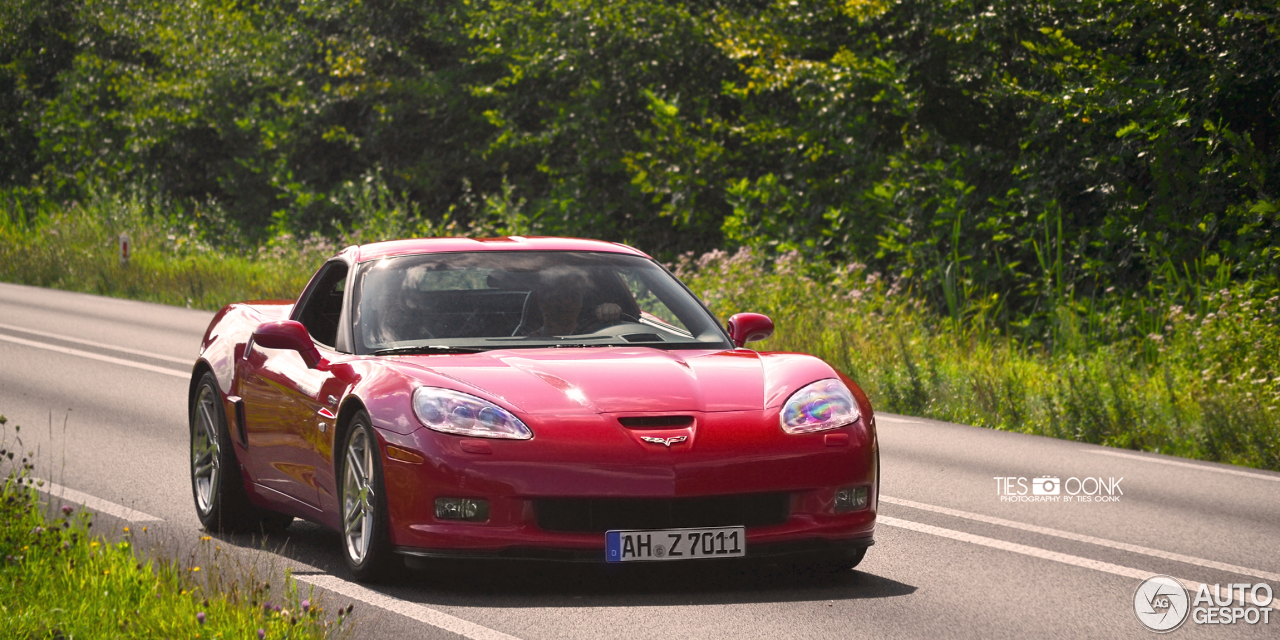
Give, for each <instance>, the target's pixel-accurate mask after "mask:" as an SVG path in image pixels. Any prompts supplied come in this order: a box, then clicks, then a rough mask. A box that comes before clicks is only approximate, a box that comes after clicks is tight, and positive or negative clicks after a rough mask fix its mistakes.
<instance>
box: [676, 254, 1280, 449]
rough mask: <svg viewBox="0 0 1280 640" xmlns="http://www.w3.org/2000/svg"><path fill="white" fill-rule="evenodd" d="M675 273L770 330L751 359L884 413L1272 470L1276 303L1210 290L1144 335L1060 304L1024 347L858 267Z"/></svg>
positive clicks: (709, 258) (743, 262) (713, 301)
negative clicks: (851, 394) (853, 389)
mask: <svg viewBox="0 0 1280 640" xmlns="http://www.w3.org/2000/svg"><path fill="white" fill-rule="evenodd" d="M675 271H676V273H677V274H678V275H679V276H680V277H681V278H682V279H684V280H685V281H686V282H687V283H688V284H689V286H690V287H691V288H692V289H693V290H694V291H695V292H697V293H699V295H701V296H702V298H703V299H704V300H705V301H706V302H707V304H708V305H709V306H710V307H711V308H712V310H713V311H715V312H716V313H717V314H718V315H720V316H721V317H722V318H725V317H728V316H729V315H732V314H733V313H738V312H742V311H755V312H760V313H765V314H767V315H770V316H771V317H773V318H774V320H775V322H776V323H777V331H776V332H775V334H774V335H773V337H771V338H769V339H768V340H766V341H764V342H762V343H759V345H758V346H757V347H756V348H759V349H762V350H763V349H767V350H781V351H797V352H803V353H812V354H814V355H817V356H819V357H821V358H823V359H825V360H827V361H828V362H830V363H831V364H832V365H834V366H835V367H836V368H838V369H840V370H842V371H844V372H845V373H846V374H848V375H849V376H850V377H852V378H853V379H854V380H856V381H857V382H858V383H859V384H860V385H862V386H863V387H864V389H865V390H866V391H867V394H868V395H869V396H870V397H871V399H872V403H873V404H874V405H875V407H876V408H877V409H879V410H882V411H889V412H896V413H903V414H907V415H917V416H926V417H932V418H937V419H941V420H949V421H953V422H958V423H961V424H970V425H976V426H983V427H992V428H996V429H1004V430H1010V431H1019V432H1023V433H1032V434H1038V435H1045V436H1051V437H1056V438H1066V439H1072V440H1079V441H1082V442H1091V443H1096V444H1104V445H1108V446H1113V447H1120V448H1127V449H1137V450H1145V451H1155V452H1160V453H1167V454H1172V455H1178V456H1184V457H1190V458H1199V459H1204V460H1214V461H1220V462H1228V463H1232V464H1239V465H1244V466H1251V467H1258V468H1263V469H1271V470H1280V320H1277V318H1280V297H1277V296H1276V295H1275V294H1274V292H1271V293H1270V297H1266V298H1262V299H1259V296H1260V295H1266V292H1263V291H1257V290H1254V289H1252V288H1251V287H1250V286H1249V285H1239V286H1236V287H1233V288H1231V289H1223V290H1220V291H1211V292H1206V294H1205V296H1204V298H1203V299H1202V300H1200V301H1199V302H1200V303H1201V304H1200V307H1201V309H1202V311H1201V312H1200V313H1191V312H1190V311H1188V310H1187V309H1186V308H1184V307H1182V306H1178V305H1172V306H1164V307H1159V308H1155V307H1152V308H1151V310H1150V311H1148V312H1146V316H1147V324H1156V325H1157V326H1158V327H1159V329H1157V331H1153V332H1151V333H1148V334H1134V333H1133V331H1132V327H1130V328H1128V329H1125V328H1123V327H1119V326H1118V325H1132V324H1135V320H1134V318H1133V316H1132V315H1130V314H1129V313H1127V312H1126V311H1125V305H1124V304H1122V303H1121V301H1115V300H1103V301H1101V302H1100V303H1099V304H1098V305H1097V307H1098V308H1099V309H1103V311H1094V312H1093V313H1092V314H1091V316H1085V315H1082V314H1078V313H1077V312H1076V311H1074V310H1072V309H1071V308H1069V307H1066V306H1064V307H1061V308H1059V309H1058V310H1057V311H1056V313H1055V318H1056V324H1057V332H1058V333H1059V334H1060V335H1061V337H1060V339H1058V340H1057V341H1056V342H1050V343H1048V344H1045V343H1040V344H1027V343H1024V342H1022V341H1019V340H1017V339H1015V338H1013V337H1011V336H1010V335H1009V334H1007V333H1005V332H1002V331H1001V330H1000V329H999V325H998V324H995V323H992V322H991V321H990V320H991V319H990V318H989V317H987V316H985V315H984V313H985V311H986V310H989V309H990V308H991V307H992V306H994V302H993V301H991V300H988V301H986V302H985V303H975V306H976V307H977V308H976V310H975V311H974V313H973V315H971V316H969V317H967V318H965V320H964V321H963V322H955V321H954V320H953V319H951V318H948V317H945V316H939V315H936V314H933V313H931V312H930V311H929V308H928V307H927V305H924V304H923V303H921V302H920V300H919V299H918V298H916V297H914V296H912V295H911V293H910V292H909V291H908V290H907V288H906V285H905V283H906V281H905V280H902V279H898V280H893V279H887V278H885V277H884V276H883V275H882V274H880V273H878V272H875V271H872V270H871V269H869V268H868V267H866V266H865V265H862V264H857V263H850V264H846V265H836V266H830V267H828V266H827V265H825V264H819V265H817V266H814V265H813V264H808V265H806V263H805V262H804V261H802V260H801V259H800V256H799V254H794V253H793V254H785V255H783V256H782V257H781V258H780V259H779V260H778V261H776V262H775V263H773V264H772V265H770V264H769V263H768V262H766V261H765V260H763V259H762V258H761V257H760V256H759V255H757V254H754V253H752V252H751V251H750V250H747V249H743V250H740V251H738V252H737V253H736V254H732V255H731V254H727V253H724V252H712V253H708V254H705V255H703V256H701V257H698V258H696V259H695V258H694V257H693V256H692V255H686V256H683V257H682V258H681V260H680V261H679V262H678V263H677V264H676V265H675ZM1148 304H1150V301H1148ZM1090 326H1095V327H1099V328H1098V329H1090V328H1089V327H1090Z"/></svg>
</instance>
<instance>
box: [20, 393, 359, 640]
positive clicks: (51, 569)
mask: <svg viewBox="0 0 1280 640" xmlns="http://www.w3.org/2000/svg"><path fill="white" fill-rule="evenodd" d="M5 422H6V420H5V418H4V416H0V426H3V425H4V424H5ZM20 430H21V427H18V426H15V427H14V429H13V431H14V435H15V438H14V439H13V440H12V441H11V440H10V439H9V438H7V437H5V438H3V439H2V440H0V457H3V459H4V462H5V464H4V465H2V466H3V467H5V470H6V472H7V473H6V475H5V477H4V479H3V483H2V484H0V594H3V595H4V597H3V598H0V636H3V637H5V638H120V637H128V638H157V639H160V638H164V639H168V638H199V637H210V638H245V639H249V638H257V637H266V638H334V637H346V636H347V635H348V633H349V631H350V627H351V625H349V624H343V623H344V621H345V618H346V614H347V613H349V612H350V610H349V609H346V608H343V609H339V610H338V611H337V612H336V615H329V614H326V612H325V610H324V608H323V607H322V606H321V604H322V602H321V601H320V599H319V597H318V596H316V595H314V594H310V593H308V594H303V593H300V592H299V591H298V588H297V583H296V582H294V580H293V579H292V578H291V577H289V576H288V575H286V576H285V579H284V581H283V586H284V589H283V593H278V594H276V596H277V597H275V598H274V600H275V601H276V604H278V605H280V606H278V607H277V606H275V605H273V604H272V603H271V600H272V599H273V598H272V597H271V596H272V594H271V586H270V584H269V583H265V582H264V583H258V582H256V581H255V580H254V578H253V574H252V571H251V570H250V569H246V568H244V567H240V566H238V565H235V564H234V563H233V561H232V560H231V559H230V558H228V557H227V556H225V555H224V554H223V553H222V550H221V546H220V545H217V544H216V543H214V542H213V541H212V539H211V538H210V537H208V536H205V537H203V538H201V540H200V543H199V547H198V549H196V550H195V551H193V552H192V553H191V554H190V556H189V557H187V558H184V559H182V560H174V559H171V558H168V557H165V556H163V554H161V555H158V556H157V555H156V553H155V550H153V549H151V546H152V545H153V544H154V545H157V546H158V544H159V540H156V539H154V534H151V533H149V532H148V531H147V528H146V527H143V528H142V529H141V530H140V531H134V530H131V529H130V528H129V527H125V528H124V529H123V531H122V532H116V533H115V534H114V536H113V537H115V538H116V539H115V540H114V541H113V540H109V539H108V538H107V537H106V536H104V535H101V533H99V534H94V532H93V530H92V527H93V521H92V514H91V513H89V512H87V511H83V510H79V511H77V510H75V509H74V508H72V507H70V506H68V507H65V508H64V509H62V510H61V511H60V512H56V513H55V514H54V515H49V514H48V513H47V512H48V511H50V510H51V505H48V504H46V503H45V502H43V501H42V500H41V499H40V496H39V494H38V493H37V492H36V488H37V487H38V486H42V485H43V484H44V482H43V481H42V480H33V479H31V477H30V473H31V471H32V469H33V464H32V462H31V461H30V460H29V459H28V457H22V456H23V451H22V442H21V438H20V437H17V436H20V433H21V431H20ZM6 431H7V430H6ZM5 435H6V436H7V435H8V434H7V433H6V434H5ZM15 453H16V454H17V457H16V459H15V456H14V454H15ZM30 455H33V454H30ZM108 535H111V534H108ZM148 555H150V556H152V557H151V558H150V559H148ZM304 603H305V605H306V606H305V607H304V606H303V604H304ZM259 633H261V634H262V636H259Z"/></svg>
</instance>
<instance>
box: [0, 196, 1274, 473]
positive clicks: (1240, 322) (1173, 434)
mask: <svg viewBox="0 0 1280 640" xmlns="http://www.w3.org/2000/svg"><path fill="white" fill-rule="evenodd" d="M24 202H36V203H38V204H32V205H26V204H24ZM348 205H349V206H350V207H352V208H353V210H355V211H356V212H357V214H358V215H356V220H357V224H358V226H356V227H355V228H353V229H352V230H350V231H346V230H340V231H341V233H340V237H341V238H342V242H332V241H328V240H324V239H318V238H309V239H298V238H294V237H292V236H289V235H288V234H277V235H276V236H274V237H273V238H271V239H269V240H267V241H266V242H265V243H263V244H261V245H260V246H258V245H253V247H254V248H251V249H246V248H244V247H246V246H250V245H252V243H251V242H248V241H246V240H243V239H239V238H237V237H235V235H234V233H231V232H228V233H224V234H222V235H221V236H219V234H218V229H224V230H226V229H230V227H228V226H226V225H225V224H222V223H220V222H219V219H220V218H219V214H218V212H217V210H216V208H205V209H201V208H199V207H196V208H195V210H194V213H189V214H184V215H185V217H178V216H172V215H171V216H168V217H166V216H165V215H162V213H157V209H160V210H161V212H162V211H163V210H164V207H157V205H155V204H154V203H151V202H149V201H148V200H146V199H145V198H143V197H140V196H138V195H130V194H119V193H108V194H98V195H95V196H94V197H92V198H91V199H90V200H88V201H86V202H85V203H83V204H82V203H68V204H66V205H65V206H61V205H51V204H48V203H47V202H46V201H44V200H41V199H39V198H28V199H25V200H24V199H23V198H18V197H0V280H5V281H9V282H17V283H21V284H29V285H36V286H45V287H54V288H59V289H67V290H72V291H82V292H86V293H95V294H101V295H108V296H116V297H125V298H134V299H139V300H149V301H153V302H162V303H166V304H174V305H185V306H191V307H195V308H203V309H218V308H220V307H221V306H222V305H224V304H226V303H229V302H233V301H237V300H248V299H263V298H295V297H296V296H297V295H298V293H299V292H300V291H301V290H302V287H303V286H304V285H305V283H306V280H307V278H308V277H309V276H310V274H311V273H312V272H313V271H314V270H315V268H316V267H318V266H319V264H320V263H321V262H322V261H323V260H324V259H325V258H327V257H328V256H329V255H332V253H333V252H334V251H336V250H337V248H338V247H339V246H343V245H345V244H347V243H354V242H369V241H375V240H381V239H389V238H397V237H413V236H419V237H422V236H431V235H463V234H466V235H490V234H493V233H502V232H503V231H504V227H502V226H497V225H489V226H480V227H470V228H465V229H464V228H459V227H458V226H457V225H456V224H453V223H449V222H448V221H447V219H446V221H445V222H444V223H439V224H437V223H431V222H429V221H426V220H424V219H423V217H422V216H421V215H420V214H419V212H417V210H416V209H414V208H413V207H412V206H411V205H406V204H404V203H403V202H398V201H397V200H395V198H393V197H390V196H388V195H387V194H386V193H385V192H383V191H377V190H366V191H363V192H360V193H355V194H353V195H352V196H351V198H350V202H349V203H348ZM494 217H495V218H496V219H498V220H499V223H498V225H500V224H503V223H502V221H501V216H497V215H495V216H494ZM121 231H126V232H128V233H129V235H130V236H131V238H132V240H133V244H134V247H135V253H134V258H133V261H132V263H131V264H130V265H129V266H127V267H126V266H121V265H119V264H118V262H117V259H116V249H115V246H116V245H115V243H116V237H117V236H118V235H119V233H120V232H121ZM673 268H674V269H675V271H676V273H677V274H678V275H679V276H680V277H681V278H682V279H683V280H685V282H687V283H688V284H689V286H690V288H692V289H693V290H694V291H695V292H697V293H698V294H699V295H700V296H702V297H703V298H704V299H705V300H706V301H707V303H708V304H709V305H710V306H711V308H712V310H713V311H715V312H716V313H717V315H719V316H720V317H721V318H727V317H728V316H730V315H732V314H733V313H737V312H740V311H757V312H760V313H765V314H768V315H769V316H771V317H772V318H773V319H774V321H775V323H776V324H777V327H778V330H777V332H776V334H775V335H774V337H772V338H770V339H769V340H766V341H764V342H762V343H760V344H759V345H753V346H755V347H757V348H759V349H762V350H788V351H799V352H805V353H812V354H814V355H816V356H819V357H821V358H823V359H825V360H827V361H828V362H830V363H831V364H833V365H834V366H836V367H837V368H839V369H841V370H842V371H844V372H846V373H847V374H849V375H850V376H851V377H853V378H854V379H855V380H857V381H858V382H859V384H861V385H863V386H864V388H865V389H866V391H867V393H868V394H869V395H870V397H871V399H872V402H873V403H874V404H875V406H876V407H877V408H878V409H880V410H883V411H889V412H894V413H901V414H906V415H915V416H924V417H931V418H937V419H942V420H949V421H954V422H959V423H962V424H971V425H976V426H983V427H990V428H996V429H1004V430H1010V431H1019V432H1023V433H1033V434H1039V435H1046V436H1052V437H1056V438H1066V439H1071V440H1078V441H1082V442H1091V443H1096V444H1104V445H1108V446H1113V447H1119V448H1126V449H1135V450H1144V451H1154V452H1160V453H1167V454H1171V455H1177V456H1182V457H1188V458H1197V459H1202V460H1212V461H1219V462H1227V463H1231V464H1237V465H1243V466H1249V467H1257V468H1263V469H1271V470H1280V320H1278V319H1280V304H1278V302H1277V301H1278V300H1280V298H1278V297H1277V295H1276V292H1275V291H1269V290H1265V289H1264V288H1263V286H1262V285H1261V284H1259V283H1257V282H1245V283H1236V284H1229V283H1227V282H1226V281H1225V280H1223V281H1222V282H1218V283H1214V282H1211V281H1210V280H1211V279H1205V281H1204V282H1196V283H1194V287H1192V286H1190V285H1189V286H1188V287H1187V288H1186V291H1183V292H1181V293H1180V294H1179V296H1180V298H1176V297H1175V298H1167V299H1155V297H1154V296H1152V297H1151V298H1148V299H1114V300H1101V301H1098V300H1094V301H1088V304H1087V305H1086V304H1085V302H1084V301H1079V300H1072V299H1070V298H1069V297H1064V298H1063V299H1062V300H1061V302H1060V303H1059V304H1058V306H1057V307H1056V308H1053V309H1051V310H1050V313H1049V314H1048V316H1049V317H1050V318H1051V324H1052V327H1051V333H1052V339H1051V340H1045V341H1043V342H1033V341H1028V340H1025V339H1021V338H1018V337H1015V336H1014V335H1012V334H1011V333H1010V332H1009V331H1008V330H1002V328H1001V327H999V326H997V325H996V323H995V322H994V321H993V320H992V316H993V315H994V313H993V311H994V308H995V302H994V301H990V300H982V299H978V300H965V301H961V302H963V303H964V304H962V305H957V306H956V310H953V311H952V312H951V313H950V314H949V315H943V314H938V313H935V312H932V311H930V310H928V309H927V308H926V307H925V305H924V304H923V303H922V302H921V299H920V298H919V297H918V296H915V295H913V293H912V292H911V291H909V290H905V289H903V287H902V286H901V283H891V282H888V281H887V279H886V278H884V277H883V276H882V275H881V274H878V273H872V272H869V271H868V270H867V269H866V268H865V267H863V266H861V265H858V264H847V265H830V264H825V263H823V264H814V263H802V262H801V261H800V259H799V258H798V256H797V255H795V254H789V255H784V256H782V257H780V258H779V259H777V260H773V261H770V260H765V259H764V258H763V257H761V256H759V255H756V254H753V253H751V252H750V251H749V250H743V251H740V252H738V253H737V254H733V255H729V254H726V253H724V252H719V251H718V252H712V253H709V254H706V255H704V256H701V257H697V258H695V257H694V256H684V257H682V258H681V260H680V261H679V262H678V263H677V264H675V265H673ZM1175 300H1181V302H1176V301H1175Z"/></svg>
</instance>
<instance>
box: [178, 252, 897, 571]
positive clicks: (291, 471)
mask: <svg viewBox="0 0 1280 640" xmlns="http://www.w3.org/2000/svg"><path fill="white" fill-rule="evenodd" d="M772 331H773V323H772V322H771V321H770V320H769V319H768V318H767V317H765V316H762V315H759V314H751V313H744V314H739V315H736V316H734V317H732V318H730V319H729V322H728V324H727V330H726V328H725V327H722V326H721V325H720V324H719V322H717V320H716V318H715V317H714V316H713V315H712V314H711V312H710V311H709V310H708V309H707V308H706V306H704V305H703V304H702V303H701V301H699V300H698V298H697V297H696V296H694V295H693V294H692V293H691V292H690V291H689V290H688V289H687V288H686V287H685V286H684V285H683V284H682V283H681V282H680V281H679V280H677V279H676V278H675V277H674V276H673V275H672V274H671V273H670V272H668V271H667V270H666V269H664V268H663V267H662V266H661V265H660V264H659V263H657V262H656V261H654V260H653V259H651V258H649V257H648V256H646V255H645V254H643V253H641V252H640V251H637V250H635V249H632V248H630V247H627V246H624V245H620V244H614V243H608V242H598V241H591V240H574V239H561V238H521V237H510V238H493V239H482V240H470V239H460V238H442V239H427V240H403V241H395V242H383V243H377V244H369V245H364V246H359V247H349V248H347V249H346V250H344V251H342V252H341V253H339V254H338V255H336V256H334V257H333V258H332V259H330V260H329V261H328V262H326V263H325V264H324V265H323V266H322V267H320V269H319V271H317V272H316V274H315V276H314V277H312V279H311V282H310V283H309V284H308V285H307V287H306V289H305V290H304V291H303V292H302V295H301V296H300V297H299V298H298V300H297V301H296V302H294V301H290V300H279V301H256V302H244V303H239V304H232V305H229V306H227V307H226V308H224V309H222V311H220V312H219V313H218V315H217V317H216V318H214V320H213V323H212V324H211V325H210V326H209V330H208V331H207V332H206V333H205V336H204V340H203V342H202V344H201V351H200V358H199V360H198V361H197V362H196V365H195V368H194V370H193V372H192V377H191V391H190V407H191V411H190V422H191V487H192V492H193V494H194V497H195V503H196V511H197V513H198V514H199V516H200V521H201V522H202V523H203V524H204V526H205V527H207V528H208V529H210V530H216V531H246V530H261V529H262V528H264V527H265V528H279V527H283V526H286V525H287V524H288V523H289V522H291V521H292V520H293V518H295V517H297V518H305V519H307V520H311V521H314V522H317V523H320V524H322V525H324V526H327V527H331V528H333V529H334V530H336V531H338V532H340V533H341V534H342V541H343V544H342V551H343V556H344V557H345V558H346V561H347V563H348V565H349V566H350V568H351V571H352V573H353V574H354V575H355V577H356V578H357V579H361V580H368V579H373V578H376V577H377V576H379V575H382V574H384V573H385V572H386V571H387V570H389V569H391V568H392V567H393V566H394V565H396V564H397V563H400V564H402V563H403V560H404V558H405V557H406V556H409V557H412V556H417V557H421V558H482V557H483V558H533V559H552V560H584V561H596V562H602V563H603V562H631V561H659V560H662V561H670V560H695V559H704V558H740V557H745V558H764V557H771V556H774V557H778V556H783V557H790V558H793V559H796V560H798V561H799V562H802V563H803V564H804V566H806V567H812V568H820V569H823V570H840V569H848V568H850V567H852V566H854V565H856V564H857V563H858V562H859V561H860V560H861V559H862V557H863V555H864V554H865V553H866V549H867V547H868V546H870V545H871V544H872V535H873V533H874V529H875V517H876V504H877V497H878V493H879V473H878V464H879V463H878V448H877V444H876V433H875V419H874V418H873V416H872V413H871V405H870V403H869V402H868V401H867V398H866V396H865V395H864V394H863V393H862V391H861V390H860V389H859V388H858V386H857V385H855V384H854V383H853V381H851V380H849V378H847V377H845V376H844V375H843V374H841V373H840V372H839V371H836V370H835V369H833V368H831V366H829V365H828V364H826V363H825V362H823V361H821V360H819V359H817V358H814V357H812V356H808V355H803V354H794V353H757V352H755V351H752V350H750V349H746V348H743V345H744V344H746V343H747V342H749V341H752V340H760V339H763V338H766V337H768V336H769V334H770V333H771V332H772Z"/></svg>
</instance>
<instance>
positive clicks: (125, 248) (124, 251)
mask: <svg viewBox="0 0 1280 640" xmlns="http://www.w3.org/2000/svg"><path fill="white" fill-rule="evenodd" d="M130 250H131V249H130V247H129V234H127V233H124V232H121V233H120V266H122V267H127V266H129V252H130Z"/></svg>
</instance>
